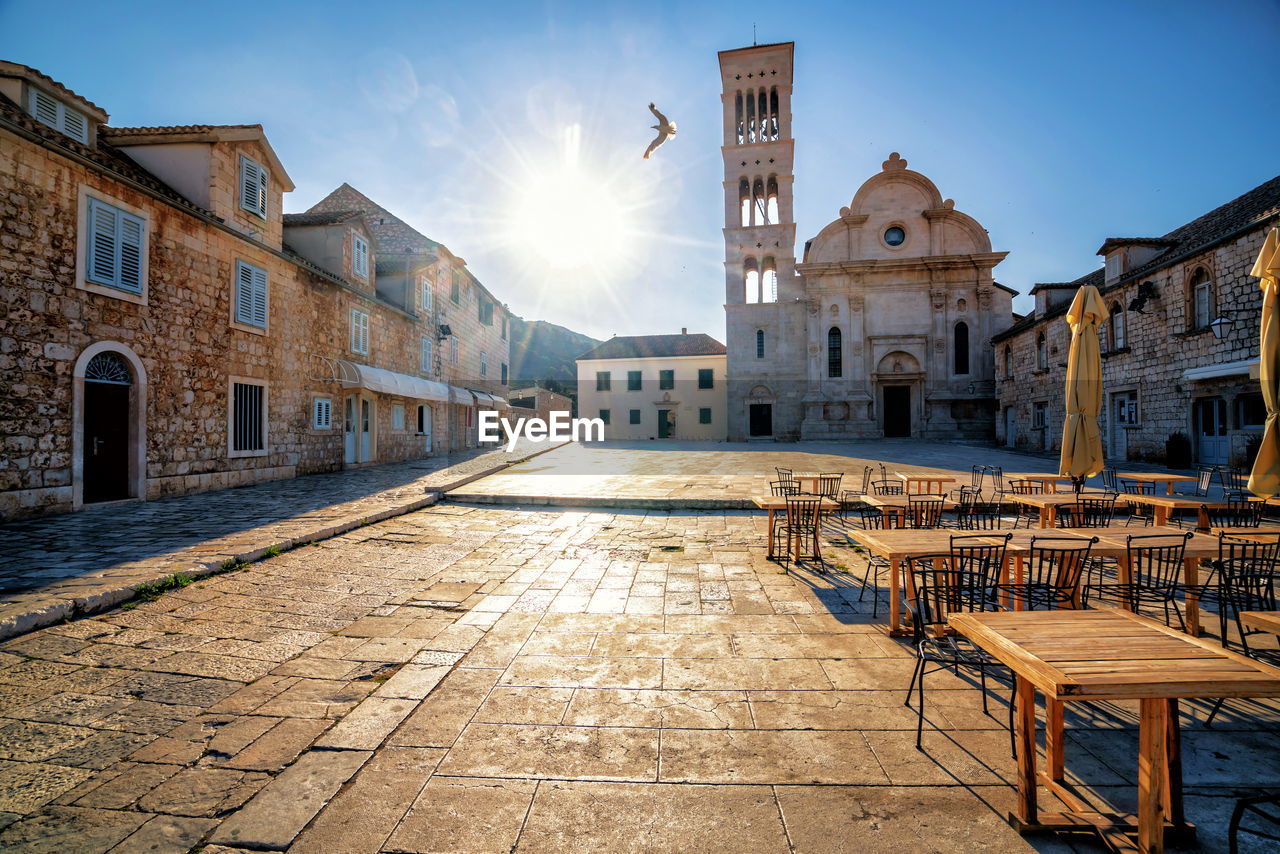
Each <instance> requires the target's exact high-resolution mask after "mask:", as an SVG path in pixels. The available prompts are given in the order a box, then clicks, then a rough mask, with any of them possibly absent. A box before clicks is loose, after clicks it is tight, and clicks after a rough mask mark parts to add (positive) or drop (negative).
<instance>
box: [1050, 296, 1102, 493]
mask: <svg viewBox="0 0 1280 854" xmlns="http://www.w3.org/2000/svg"><path fill="white" fill-rule="evenodd" d="M1107 317H1108V312H1107V306H1106V303H1104V302H1103V301H1102V295H1101V294H1099V293H1098V289H1097V288H1095V287H1094V286H1093V285H1085V286H1084V287H1082V288H1081V289H1080V290H1078V291H1076V297H1075V299H1073V300H1072V301H1071V308H1069V309H1067V325H1069V326H1070V327H1071V352H1070V353H1069V354H1068V356H1067V417H1066V421H1065V423H1064V424H1063V428H1062V460H1061V462H1060V463H1059V466H1058V474H1060V475H1062V476H1063V477H1067V476H1070V477H1071V479H1072V481H1073V482H1074V483H1075V485H1076V491H1077V492H1079V491H1080V487H1081V485H1083V483H1084V479H1085V478H1086V477H1089V476H1090V475H1095V474H1097V473H1098V472H1100V471H1102V466H1103V461H1102V434H1101V432H1099V430H1098V415H1099V414H1100V413H1101V412H1102V354H1101V348H1100V347H1099V345H1098V326H1099V325H1101V324H1102V323H1105V322H1106V320H1107Z"/></svg>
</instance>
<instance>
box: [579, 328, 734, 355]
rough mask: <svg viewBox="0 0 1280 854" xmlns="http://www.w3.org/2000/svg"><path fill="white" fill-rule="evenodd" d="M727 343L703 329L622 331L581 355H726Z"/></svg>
mask: <svg viewBox="0 0 1280 854" xmlns="http://www.w3.org/2000/svg"><path fill="white" fill-rule="evenodd" d="M726 352H727V351H726V350H725V346H724V345H723V344H721V343H720V342H719V341H717V340H716V339H714V338H712V337H711V336H710V335H707V334H706V333H704V332H695V333H694V334H692V335H687V334H683V333H682V334H679V335H620V336H617V337H614V338H610V339H609V340H608V341H605V342H604V343H603V344H600V345H598V346H596V347H593V348H592V349H590V350H588V351H587V352H585V353H583V354H582V355H581V356H579V357H578V359H579V361H584V360H587V359H653V358H660V357H670V356H723V355H724V354H725V353H726Z"/></svg>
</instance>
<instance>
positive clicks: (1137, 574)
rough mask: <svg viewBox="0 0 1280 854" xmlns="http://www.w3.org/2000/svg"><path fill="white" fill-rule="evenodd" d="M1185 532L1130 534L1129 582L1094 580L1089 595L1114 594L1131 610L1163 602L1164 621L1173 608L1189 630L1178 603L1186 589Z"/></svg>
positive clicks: (1180, 623) (1127, 552) (1187, 535)
mask: <svg viewBox="0 0 1280 854" xmlns="http://www.w3.org/2000/svg"><path fill="white" fill-rule="evenodd" d="M1192 536H1193V535H1192V533H1191V532H1190V531H1188V532H1187V533H1185V534H1144V535H1141V536H1136V537H1135V536H1134V535H1133V534H1130V535H1129V536H1128V537H1127V538H1126V540H1125V563H1126V565H1127V566H1128V568H1129V581H1128V583H1124V582H1120V581H1117V582H1115V583H1114V584H1111V583H1108V584H1093V585H1091V586H1090V587H1089V589H1088V590H1086V593H1085V599H1086V601H1087V600H1088V598H1089V596H1091V595H1092V594H1093V593H1095V592H1096V593H1099V594H1102V595H1106V596H1113V597H1115V598H1116V599H1117V600H1119V602H1120V604H1121V605H1122V606H1124V607H1126V608H1128V609H1129V610H1131V611H1139V610H1141V608H1142V606H1143V605H1159V606H1161V608H1162V609H1163V610H1164V622H1165V625H1167V626H1172V625H1173V623H1172V621H1171V620H1170V619H1169V614H1170V611H1172V612H1173V614H1174V616H1176V617H1177V618H1178V626H1179V627H1180V628H1181V629H1182V630H1183V631H1186V629H1187V624H1186V621H1185V620H1184V619H1183V617H1182V610H1181V609H1180V608H1179V607H1178V601H1177V600H1178V594H1179V593H1180V592H1182V591H1183V588H1184V584H1183V580H1182V573H1183V558H1184V556H1185V554H1186V549H1187V540H1189V539H1191V537H1192Z"/></svg>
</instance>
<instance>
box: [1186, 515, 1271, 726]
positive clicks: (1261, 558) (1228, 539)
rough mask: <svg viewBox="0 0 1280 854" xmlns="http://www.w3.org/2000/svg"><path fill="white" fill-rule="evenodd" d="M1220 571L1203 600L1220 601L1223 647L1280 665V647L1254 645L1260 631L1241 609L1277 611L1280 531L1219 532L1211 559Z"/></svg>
mask: <svg viewBox="0 0 1280 854" xmlns="http://www.w3.org/2000/svg"><path fill="white" fill-rule="evenodd" d="M1212 569H1213V571H1214V572H1216V573H1217V576H1218V578H1217V584H1216V585H1210V584H1206V585H1204V588H1203V592H1202V594H1201V599H1202V600H1203V599H1204V598H1206V597H1207V598H1215V599H1217V602H1218V626H1219V629H1220V632H1219V637H1220V638H1221V639H1222V645H1223V647H1225V648H1227V649H1233V650H1235V651H1236V652H1239V653H1241V654H1242V655H1247V656H1249V657H1250V658H1253V659H1257V660H1259V661H1262V662H1265V663H1267V664H1270V665H1272V666H1280V650H1275V649H1270V648H1260V647H1257V646H1251V645H1250V644H1249V638H1250V636H1252V635H1256V634H1261V633H1262V632H1260V631H1259V630H1258V629H1252V628H1249V627H1248V626H1246V625H1245V624H1244V623H1243V622H1242V621H1241V619H1240V612H1242V611H1275V610H1277V594H1276V587H1277V584H1280V532H1274V533H1273V532H1266V533H1263V532H1258V533H1256V534H1253V533H1251V534H1249V535H1248V537H1247V538H1246V537H1233V536H1231V535H1230V534H1219V535H1218V558H1217V560H1215V561H1213V562H1212ZM1229 620H1230V621H1232V622H1234V623H1235V629H1236V633H1237V636H1238V637H1239V638H1240V640H1239V641H1238V642H1237V641H1235V640H1233V639H1232V637H1231V634H1230V633H1229V631H1228V628H1229V626H1228V621H1229ZM1222 703H1223V700H1221V699H1219V700H1218V701H1216V702H1215V703H1214V704H1213V708H1212V709H1211V710H1210V711H1209V716H1208V717H1207V718H1205V722H1204V725H1205V726H1209V725H1211V724H1212V723H1213V719H1214V717H1215V716H1216V715H1217V714H1218V710H1219V709H1221V708H1222Z"/></svg>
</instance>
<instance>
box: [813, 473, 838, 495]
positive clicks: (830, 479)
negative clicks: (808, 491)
mask: <svg viewBox="0 0 1280 854" xmlns="http://www.w3.org/2000/svg"><path fill="white" fill-rule="evenodd" d="M843 477H844V475H842V474H840V473H839V472H836V473H827V474H820V475H818V494H819V495H821V496H822V497H823V498H831V499H834V498H835V497H836V496H837V495H839V494H840V481H841V479H842V478H843Z"/></svg>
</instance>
